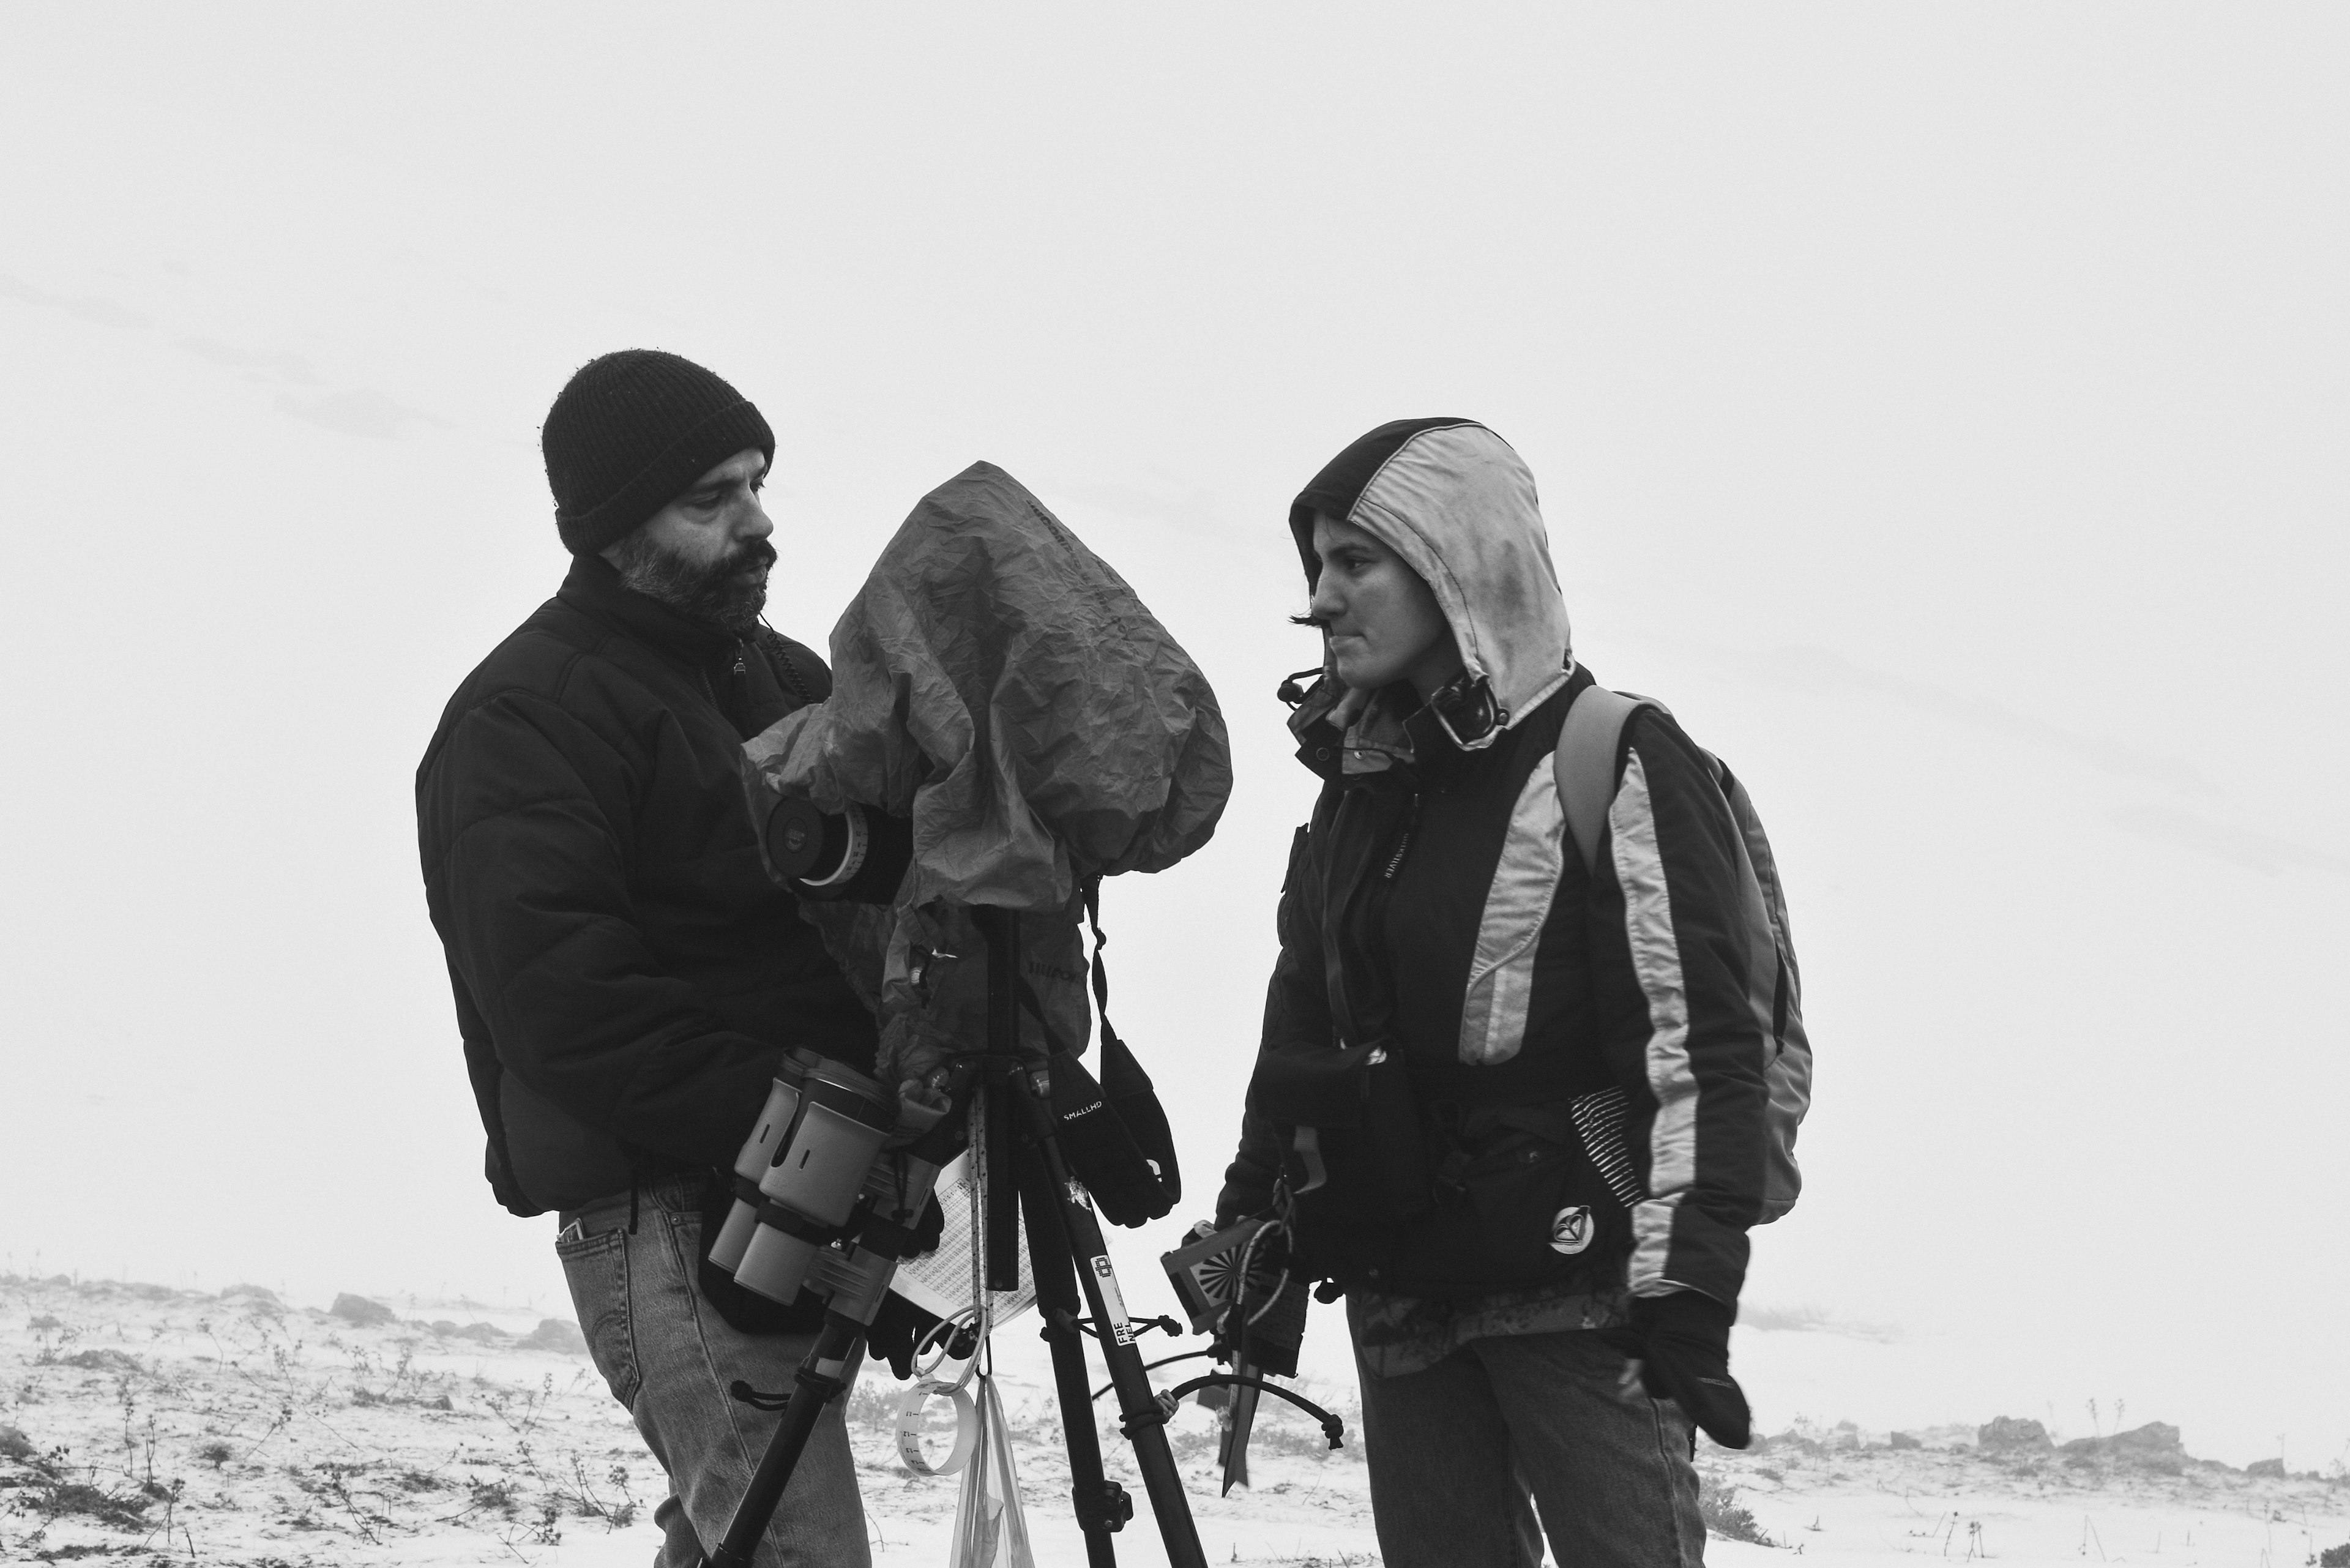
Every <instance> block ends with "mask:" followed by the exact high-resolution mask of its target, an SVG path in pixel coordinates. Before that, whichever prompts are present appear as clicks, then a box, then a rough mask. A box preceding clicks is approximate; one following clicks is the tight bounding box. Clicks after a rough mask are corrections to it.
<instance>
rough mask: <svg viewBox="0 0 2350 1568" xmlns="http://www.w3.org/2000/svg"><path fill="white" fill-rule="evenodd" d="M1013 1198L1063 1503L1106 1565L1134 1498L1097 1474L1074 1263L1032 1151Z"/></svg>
mask: <svg viewBox="0 0 2350 1568" xmlns="http://www.w3.org/2000/svg"><path fill="white" fill-rule="evenodd" d="M1023 1152H1024V1154H1025V1155H1026V1157H1027V1158H1024V1159H1022V1160H1021V1162H1020V1166H1019V1169H1020V1199H1021V1204H1022V1206H1023V1208H1024V1209H1025V1210H1026V1211H1027V1216H1028V1259H1029V1268H1030V1271H1031V1272H1032V1273H1033V1274H1034V1276H1035V1282H1036V1310H1037V1311H1038V1313H1040V1314H1042V1315H1043V1317H1044V1319H1045V1344H1046V1345H1050V1346H1051V1347H1052V1351H1053V1381H1054V1384H1055V1386H1057V1387H1058V1389H1059V1390H1060V1396H1061V1431H1062V1434H1063V1436H1064V1438H1066V1441H1067V1443H1068V1447H1069V1500H1070V1501H1071V1503H1072V1504H1073V1505H1074V1506H1075V1508H1076V1515H1077V1528H1078V1529H1079V1530H1082V1531H1083V1532H1085V1536H1086V1562H1087V1563H1088V1564H1090V1568H1113V1565H1114V1564H1115V1563H1117V1562H1118V1548H1117V1546H1116V1545H1115V1544H1114V1543H1113V1542H1111V1540H1110V1534H1111V1532H1114V1531H1116V1530H1118V1528H1119V1527H1120V1526H1122V1525H1123V1524H1125V1523H1126V1521H1128V1520H1129V1519H1132V1518H1133V1517H1134V1500H1133V1499H1131V1498H1129V1497H1128V1496H1127V1495H1126V1489H1125V1488H1124V1487H1121V1486H1119V1485H1118V1483H1117V1482H1116V1481H1113V1480H1109V1479H1108V1478H1107V1477H1106V1476H1104V1475H1103V1474H1102V1457H1101V1432H1100V1430H1099V1428H1097V1427H1096V1426H1095V1425H1094V1403H1093V1393H1092V1390H1091V1387H1090V1384H1091V1382H1092V1378H1091V1376H1090V1375H1089V1374H1088V1373H1087V1370H1086V1347H1085V1335H1084V1334H1080V1333H1079V1332H1078V1331H1077V1329H1076V1324H1074V1322H1073V1321H1072V1320H1073V1319H1076V1318H1078V1317H1082V1316H1083V1315H1084V1314H1085V1303H1084V1301H1083V1299H1082V1298H1081V1297H1080V1296H1079V1295H1078V1294H1077V1277H1076V1264H1075V1262H1072V1261H1071V1259H1070V1257H1069V1239H1068V1233H1067V1231H1066V1230H1065V1229H1064V1228H1063V1226H1062V1224H1061V1219H1060V1216H1059V1215H1058V1214H1056V1213H1055V1211H1054V1202H1055V1199H1054V1194H1053V1189H1052V1185H1051V1179H1050V1178H1049V1177H1048V1176H1047V1175H1046V1174H1045V1162H1044V1161H1043V1160H1042V1159H1039V1158H1036V1155H1035V1150H1033V1149H1030V1150H1024V1151H1023Z"/></svg>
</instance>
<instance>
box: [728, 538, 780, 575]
mask: <svg viewBox="0 0 2350 1568" xmlns="http://www.w3.org/2000/svg"><path fill="white" fill-rule="evenodd" d="M774 565H775V546H774V545H770V544H768V543H767V542H766V541H765V540H764V539H754V540H752V541H751V542H750V543H749V544H747V545H743V547H742V548H741V549H739V550H736V551H734V552H733V554H731V555H729V556H727V557H726V559H725V561H724V562H723V564H722V565H721V566H720V567H719V569H720V570H721V571H722V572H723V573H724V574H725V575H726V576H734V575H735V574H736V573H738V572H747V571H750V570H752V569H753V568H754V567H758V566H774Z"/></svg>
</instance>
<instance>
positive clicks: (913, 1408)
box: [898, 1383, 979, 1476]
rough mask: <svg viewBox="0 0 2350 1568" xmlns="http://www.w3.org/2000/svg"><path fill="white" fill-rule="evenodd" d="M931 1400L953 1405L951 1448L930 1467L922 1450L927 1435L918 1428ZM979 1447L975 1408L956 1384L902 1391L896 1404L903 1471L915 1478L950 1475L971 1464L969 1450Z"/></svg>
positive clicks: (917, 1387)
mask: <svg viewBox="0 0 2350 1568" xmlns="http://www.w3.org/2000/svg"><path fill="white" fill-rule="evenodd" d="M934 1398H945V1399H948V1400H950V1401H951V1402H952V1403H953V1405H954V1413H955V1435H954V1446H953V1447H952V1448H951V1449H948V1450H947V1457H946V1458H945V1459H943V1460H942V1461H941V1462H940V1463H938V1464H935V1465H934V1464H932V1463H931V1460H930V1456H929V1455H927V1454H925V1453H924V1452H923V1451H922V1439H923V1438H924V1437H925V1436H927V1435H928V1434H927V1432H926V1431H925V1429H924V1427H923V1425H922V1412H923V1409H924V1407H927V1406H928V1405H929V1404H930V1402H931V1400H932V1399H934ZM978 1446H979V1407H978V1406H976V1405H974V1404H972V1400H971V1395H970V1394H969V1393H968V1392H966V1391H965V1390H964V1388H963V1386H962V1385H961V1384H959V1383H917V1384H915V1385H914V1386H912V1387H911V1388H909V1389H908V1390H906V1394H905V1397H903V1398H901V1399H899V1401H898V1457H899V1459H903V1460H905V1461H906V1468H907V1469H910V1470H911V1471H913V1472H914V1473H915V1474H916V1475H918V1476H951V1475H952V1474H954V1473H955V1471H957V1470H959V1469H962V1468H963V1466H965V1465H967V1464H969V1463H971V1451H972V1449H975V1448H977V1447H978Z"/></svg>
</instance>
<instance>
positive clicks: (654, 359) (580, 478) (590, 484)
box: [539, 348, 775, 556]
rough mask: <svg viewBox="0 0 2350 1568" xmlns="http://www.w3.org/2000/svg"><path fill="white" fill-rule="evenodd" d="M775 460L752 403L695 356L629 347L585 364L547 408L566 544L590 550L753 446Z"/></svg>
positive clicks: (552, 481) (543, 436) (611, 541)
mask: <svg viewBox="0 0 2350 1568" xmlns="http://www.w3.org/2000/svg"><path fill="white" fill-rule="evenodd" d="M754 446H755V447H757V448H758V449H759V450H760V451H761V452H764V453H765V454H766V457H767V461H768V462H774V461H775V431H771V430H769V429H768V428H767V421H765V420H764V419H762V418H760V417H759V410H757V409H755V408H754V407H753V406H752V405H751V400H750V399H748V398H746V397H744V396H743V394H742V393H740V392H738V391H736V390H735V389H733V388H732V387H730V386H728V385H727V384H726V383H725V382H724V381H723V380H721V379H719V378H718V377H716V376H713V375H712V374H711V373H710V372H709V371H707V370H705V369H702V367H701V366H699V365H697V364H695V363H694V362H693V361H692V360H691V359H682V358H679V357H678V356H676V355H674V354H664V353H662V352H661V351H660V349H658V348H623V349H621V350H620V351H619V353H617V354H607V355H604V356H603V357H602V358H597V359H590V360H588V361H587V363H586V364H585V365H582V366H581V367H579V369H578V370H577V372H576V373H574V375H573V376H572V378H571V379H570V380H569V381H568V382H567V383H565V385H564V388H563V390H562V391H561V392H559V393H557V394H556V399H555V406H554V407H553V408H551V409H549V410H546V425H545V426H543V427H542V428H541V429H540V431H539V448H540V450H541V451H542V452H545V453H546V483H547V488H549V489H550V490H552V491H554V492H555V526H556V530H557V531H558V532H560V533H561V534H562V535H563V545H564V547H565V548H566V549H567V550H569V551H570V552H571V553H572V554H573V555H575V556H592V555H594V554H596V553H597V552H598V551H599V550H602V549H604V548H605V547H606V546H608V545H615V544H618V543H619V541H620V540H621V539H622V538H624V537H626V536H627V535H628V534H629V530H631V529H633V528H635V527H636V525H637V524H639V523H642V522H643V521H644V520H645V519H646V518H648V517H650V516H651V515H652V514H654V513H656V512H658V511H660V509H661V508H662V507H664V506H666V505H668V504H670V503H671V502H672V501H674V500H676V499H677V498H678V497H679V496H681V495H682V494H684V493H685V492H686V491H687V489H688V488H690V487H691V485H692V483H693V482H694V481H695V480H697V479H699V478H701V477H702V475H703V474H705V473H707V472H710V471H711V470H712V469H713V468H715V467H717V466H718V465H719V464H720V463H722V462H725V461H726V460H727V459H728V458H730V457H733V455H734V454H735V453H736V452H742V451H743V450H744V449H745V448H748V447H754Z"/></svg>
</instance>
